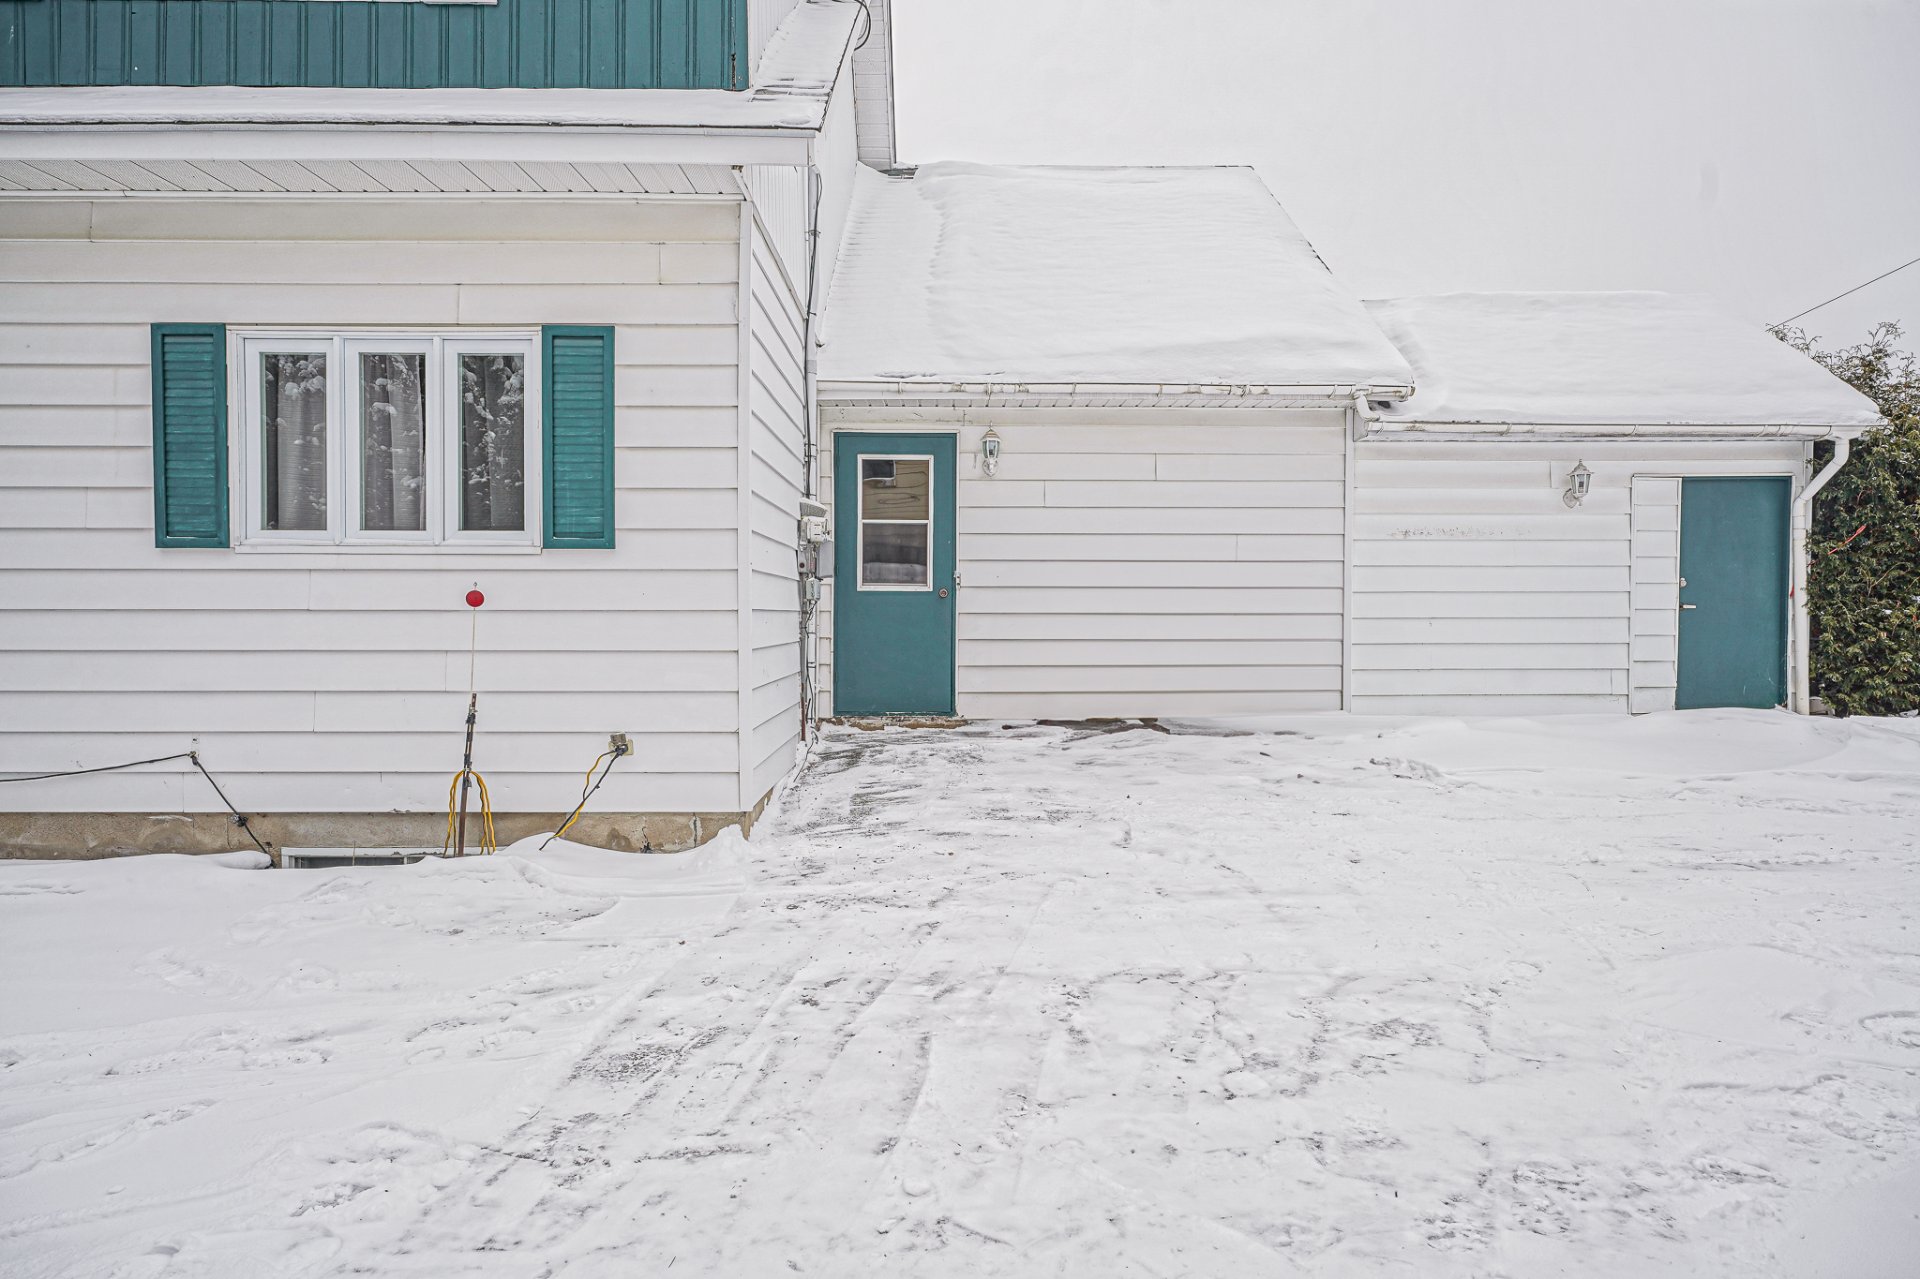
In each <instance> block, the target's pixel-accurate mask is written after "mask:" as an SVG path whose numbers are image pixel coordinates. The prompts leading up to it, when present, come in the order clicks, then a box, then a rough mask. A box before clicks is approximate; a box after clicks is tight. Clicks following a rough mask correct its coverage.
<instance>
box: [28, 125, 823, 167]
mask: <svg viewBox="0 0 1920 1279" xmlns="http://www.w3.org/2000/svg"><path fill="white" fill-rule="evenodd" d="M812 137H813V133H812V131H811V130H799V129H794V130H759V131H756V130H734V129H704V130H701V129H690V130H659V129H621V128H607V127H596V128H586V129H568V128H552V127H549V128H524V129H486V128H474V127H471V126H466V127H459V128H445V129H407V128H387V127H381V126H371V125H341V126H334V127H300V126H285V125H278V126H260V127H251V128H250V127H246V126H236V125H224V126H206V125H200V126H180V127H164V126H161V127H119V128H110V127H100V128H87V127H77V126H68V127H52V128H32V127H21V126H10V127H0V158H4V159H10V160H133V161H141V160H242V161H249V160H347V161H353V160H550V161H557V162H560V163H566V164H595V163H599V164H710V165H736V164H783V165H803V164H805V163H806V162H807V153H808V144H809V142H810V140H811V139H812Z"/></svg>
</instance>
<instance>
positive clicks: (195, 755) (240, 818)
mask: <svg viewBox="0 0 1920 1279" xmlns="http://www.w3.org/2000/svg"><path fill="white" fill-rule="evenodd" d="M187 758H188V759H190V760H192V761H193V766H194V767H195V768H197V769H199V770H200V776H202V777H204V778H206V779H207V785H209V786H211V787H213V793H214V794H216V795H218V796H219V797H220V802H221V803H223V804H225V805H226V806H227V811H228V812H229V813H232V814H233V824H234V825H235V826H238V827H239V828H240V829H241V830H243V831H245V832H247V838H248V839H250V840H252V841H253V846H254V847H255V848H257V849H259V850H260V851H261V852H263V853H265V854H266V855H267V856H268V857H269V858H271V857H272V856H273V853H272V852H271V851H270V850H269V849H268V848H267V846H266V845H265V844H263V843H261V842H260V837H259V836H258V835H256V834H254V833H253V827H252V826H251V825H249V824H248V822H247V815H246V814H245V813H243V812H241V811H240V810H239V809H237V808H235V807H234V806H233V801H232V800H230V799H228V798H227V793H226V792H225V791H223V790H221V789H220V783H219V782H216V781H214V780H213V774H212V773H209V772H208V771H207V766H206V765H205V764H202V763H201V762H200V752H199V751H188V752H187Z"/></svg>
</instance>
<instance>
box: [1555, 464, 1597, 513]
mask: <svg viewBox="0 0 1920 1279" xmlns="http://www.w3.org/2000/svg"><path fill="white" fill-rule="evenodd" d="M1592 491H1593V472H1592V471H1589V470H1588V469H1587V464H1586V463H1585V462H1575V463H1574V464H1573V469H1572V470H1571V471H1568V472H1567V491H1566V492H1564V493H1562V494H1561V495H1560V500H1561V501H1562V502H1565V503H1566V504H1567V505H1568V506H1578V505H1580V503H1582V502H1584V501H1586V500H1587V494H1588V493H1591V492H1592Z"/></svg>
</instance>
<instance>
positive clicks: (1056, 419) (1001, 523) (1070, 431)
mask: <svg viewBox="0 0 1920 1279" xmlns="http://www.w3.org/2000/svg"><path fill="white" fill-rule="evenodd" d="M956 416H957V415H956V414H954V413H953V412H951V411H936V410H925V411H922V412H920V413H919V414H918V415H914V414H908V413H904V412H902V411H900V410H878V409H864V410H856V409H842V410H839V411H836V412H832V413H831V414H830V425H832V426H834V427H837V429H839V430H842V431H846V430H857V429H862V428H868V429H890V430H901V431H911V430H919V429H929V430H938V429H954V427H955V425H956V423H955V418H956ZM1342 422H1343V417H1342V415H1341V414H1340V413H1338V412H1313V411H1304V410H1303V411H1291V412H1290V411H1284V410H1273V411H1266V410H1246V409H1237V410H1150V409H1127V410H1114V409H1034V410H1001V411H996V412H994V413H992V414H985V413H981V412H977V411H976V412H970V413H969V414H968V415H967V420H966V422H965V423H964V424H960V425H959V426H958V445H959V481H958V484H959V491H958V505H959V511H958V523H959V543H958V567H959V571H960V575H961V579H962V585H961V587H960V590H959V592H958V596H957V599H958V619H957V625H958V640H957V648H958V655H957V656H958V670H957V674H956V678H957V687H958V709H959V712H960V714H962V715H965V716H1043V717H1062V716H1087V715H1147V716H1157V715H1207V714H1231V713H1253V712H1260V711H1286V710H1333V709H1338V707H1339V705H1340V653H1341V611H1342V608H1341V602H1342V601H1341V579H1342V574H1343V568H1342V563H1341V550H1342V547H1341V529H1342V523H1343V518H1344V517H1343V511H1342V501H1343V498H1342V493H1343V484H1344V476H1343V466H1344V449H1345V442H1344V436H1343V434H1342ZM989 425H991V426H992V427H993V428H994V429H995V430H996V432H997V433H998V434H999V436H1000V438H1001V441H1002V455H1001V462H1000V469H999V474H998V475H997V476H995V477H994V478H991V479H989V478H987V477H985V476H984V475H983V474H981V473H980V471H979V447H980V438H981V436H982V435H983V434H984V433H985V430H986V429H987V427H988V426H989ZM821 463H822V470H821V476H822V481H821V486H822V489H823V491H827V492H830V491H831V488H832V480H831V477H832V474H833V457H832V450H831V442H830V441H829V446H828V447H827V448H826V449H825V450H824V451H823V456H822V459H821ZM836 535H837V536H839V537H853V536H855V535H856V533H855V530H854V529H853V528H852V527H851V525H842V526H841V527H839V528H838V529H837V531H836ZM837 589H845V584H841V585H840V586H839V587H838V588H837ZM831 626H832V623H831V619H830V618H829V619H827V620H826V621H824V622H823V625H822V633H823V637H824V638H823V641H822V643H821V645H820V675H821V678H822V682H823V683H826V682H829V681H830V680H831V668H832V646H831V634H832V632H831Z"/></svg>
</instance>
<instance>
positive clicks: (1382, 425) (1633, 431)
mask: <svg viewBox="0 0 1920 1279" xmlns="http://www.w3.org/2000/svg"><path fill="white" fill-rule="evenodd" d="M1884 424H1885V423H1884V421H1883V422H1880V423H1868V424H1866V425H1848V424H1839V423H1831V422H1489V421H1472V420H1447V419H1437V418H1420V419H1413V418H1404V419H1395V418H1384V419H1382V418H1370V419H1369V420H1368V422H1367V430H1366V433H1365V436H1364V438H1366V439H1391V438H1394V437H1415V438H1419V439H1423V440H1463V441H1472V440H1498V439H1512V438H1515V437H1519V438H1530V439H1553V440H1568V441H1576V440H1621V439H1663V440H1742V439H1794V440H1830V439H1841V438H1845V439H1856V438H1858V437H1859V436H1860V435H1862V434H1863V433H1865V432H1867V431H1870V430H1873V429H1874V427H1875V426H1877V425H1884Z"/></svg>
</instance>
